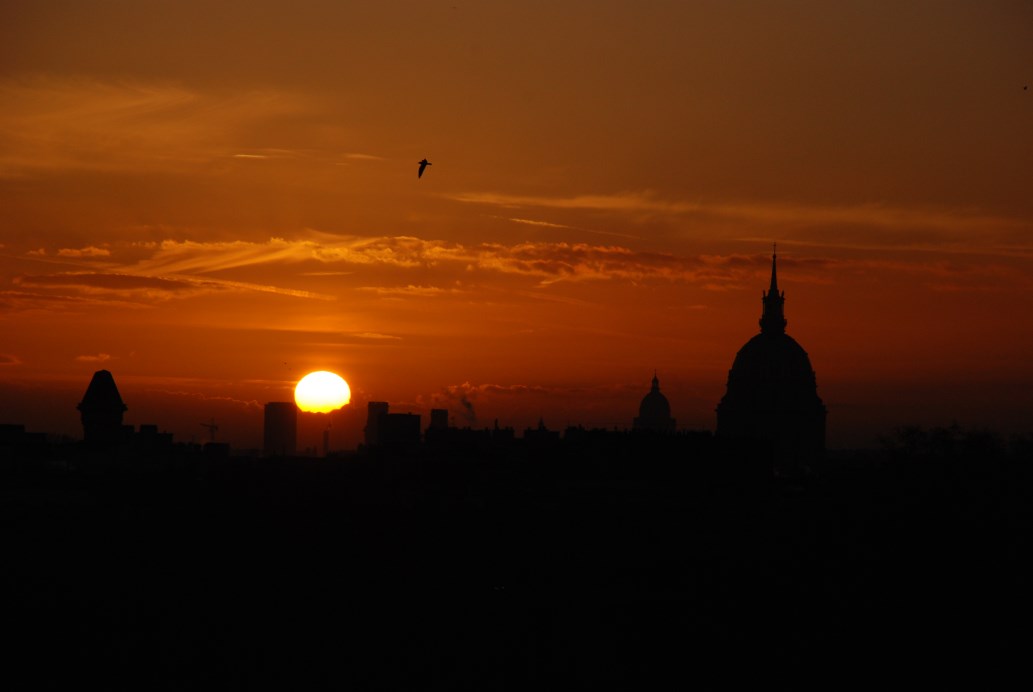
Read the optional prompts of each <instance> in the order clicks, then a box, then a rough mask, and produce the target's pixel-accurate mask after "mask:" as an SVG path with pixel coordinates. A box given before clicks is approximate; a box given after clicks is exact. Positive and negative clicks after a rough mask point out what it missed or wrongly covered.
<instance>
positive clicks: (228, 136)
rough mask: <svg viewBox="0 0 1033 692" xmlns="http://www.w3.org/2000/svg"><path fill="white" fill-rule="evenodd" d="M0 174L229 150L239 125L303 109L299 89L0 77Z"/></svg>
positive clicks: (148, 162)
mask: <svg viewBox="0 0 1033 692" xmlns="http://www.w3.org/2000/svg"><path fill="white" fill-rule="evenodd" d="M0 103H3V104H4V108H3V109H2V111H0V175H4V174H6V175H19V174H22V173H24V172H31V171H38V170H44V169H61V170H66V171H67V170H74V169H87V170H98V169H99V170H104V169H109V170H118V169H127V168H131V169H137V170H138V169H141V168H142V169H152V168H162V169H167V168H168V167H169V166H174V165H176V164H183V163H190V164H193V163H197V162H200V161H210V160H213V159H216V158H220V157H223V156H227V155H229V156H234V155H236V156H239V157H245V158H254V157H258V156H269V155H270V152H268V151H264V150H263V151H257V152H256V151H248V150H247V149H244V150H243V151H241V150H240V149H236V151H234V149H235V147H234V141H233V139H234V136H233V133H235V132H238V131H242V130H244V129H245V127H244V126H245V125H248V124H252V123H255V122H258V121H262V120H266V121H267V120H271V119H276V118H280V117H284V116H288V115H293V114H297V113H299V112H303V111H304V110H305V109H306V108H307V107H308V104H307V102H306V101H305V99H304V98H301V97H300V96H299V95H298V94H290V93H286V92H282V91H273V90H265V91H248V92H238V93H219V92H215V91H208V92H205V91H201V90H197V89H190V88H187V87H184V86H181V85H174V84H161V83H143V82H125V81H122V82H113V81H107V82H105V81H99V80H95V79H86V78H59V77H54V76H36V77H31V78H29V77H27V78H22V79H6V80H2V81H0Z"/></svg>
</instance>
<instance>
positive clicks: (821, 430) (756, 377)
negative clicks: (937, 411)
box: [717, 253, 826, 465]
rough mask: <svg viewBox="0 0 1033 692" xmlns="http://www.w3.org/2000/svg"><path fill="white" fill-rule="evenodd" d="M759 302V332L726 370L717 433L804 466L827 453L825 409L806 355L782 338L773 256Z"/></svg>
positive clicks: (782, 300)
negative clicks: (766, 286)
mask: <svg viewBox="0 0 1033 692" xmlns="http://www.w3.org/2000/svg"><path fill="white" fill-rule="evenodd" d="M761 302H762V303H763V306H764V309H763V313H762V315H761V318H760V334H757V335H756V336H754V337H753V338H752V339H750V340H749V341H747V342H746V345H744V346H743V347H742V348H741V349H739V352H738V353H737V354H736V356H735V361H734V362H733V363H732V369H731V370H729V372H728V388H727V391H726V392H725V395H724V398H722V399H721V403H720V404H718V406H717V435H718V436H719V437H726V438H738V439H748V440H754V441H759V442H762V443H764V444H769V445H770V446H771V450H772V452H773V457H774V459H775V460H776V461H777V462H780V463H782V464H789V465H795V464H806V463H807V461H810V460H813V459H816V458H818V457H820V456H821V455H822V454H823V453H824V451H825V415H826V409H825V404H823V403H822V401H821V398H820V397H818V388H817V381H816V380H815V376H814V370H813V369H812V368H811V360H810V358H809V357H808V356H807V352H806V351H804V350H803V348H802V347H801V346H800V344H798V343H797V342H796V340H795V339H793V338H792V337H791V336H789V335H788V334H786V319H785V315H784V312H783V307H784V304H785V293H784V292H781V293H780V292H779V290H778V274H777V270H776V255H775V254H774V253H773V254H772V255H771V286H770V287H769V289H768V291H767V293H762V298H761Z"/></svg>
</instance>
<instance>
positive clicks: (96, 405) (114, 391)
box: [76, 370, 132, 445]
mask: <svg viewBox="0 0 1033 692" xmlns="http://www.w3.org/2000/svg"><path fill="white" fill-rule="evenodd" d="M76 408H77V409H79V415H80V418H81V420H82V427H83V439H84V440H85V441H86V442H87V443H89V444H101V445H105V444H114V443H117V442H121V441H124V440H125V439H127V437H128V435H129V433H130V432H131V430H132V429H131V428H130V429H129V430H128V431H127V429H126V427H125V426H123V425H122V415H123V414H124V413H125V412H126V410H127V409H128V407H127V406H126V405H125V403H124V402H123V401H122V395H121V394H119V393H118V387H117V386H115V378H114V377H113V376H112V375H111V373H110V372H109V371H107V370H98V371H97V372H95V373H93V379H91V380H90V385H89V386H88V387H87V388H86V393H85V394H83V398H82V401H81V402H79V405H78V406H76Z"/></svg>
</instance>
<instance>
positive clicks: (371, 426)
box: [362, 401, 388, 447]
mask: <svg viewBox="0 0 1033 692" xmlns="http://www.w3.org/2000/svg"><path fill="white" fill-rule="evenodd" d="M387 412H388V403H387V402H386V401H369V402H367V403H366V427H365V428H364V429H363V431H362V432H363V434H364V435H365V441H366V446H367V447H376V446H377V445H378V444H380V418H381V416H386V415H387Z"/></svg>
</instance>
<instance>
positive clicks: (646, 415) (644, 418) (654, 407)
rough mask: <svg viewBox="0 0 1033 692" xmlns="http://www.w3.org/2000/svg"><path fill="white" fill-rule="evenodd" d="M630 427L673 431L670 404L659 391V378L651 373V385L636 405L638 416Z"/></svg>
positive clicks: (673, 425) (655, 430) (654, 430)
mask: <svg viewBox="0 0 1033 692" xmlns="http://www.w3.org/2000/svg"><path fill="white" fill-rule="evenodd" d="M632 428H633V429H634V430H639V431H646V430H648V431H650V432H665V433H666V432H674V430H675V420H674V418H671V404H670V403H669V402H668V401H667V397H666V396H664V395H663V394H661V393H660V380H659V379H658V378H657V376H656V373H653V386H652V388H651V389H650V390H649V393H648V394H646V395H645V396H644V397H643V398H642V403H641V404H639V407H638V417H636V418H635V420H634V422H633V425H632Z"/></svg>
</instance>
